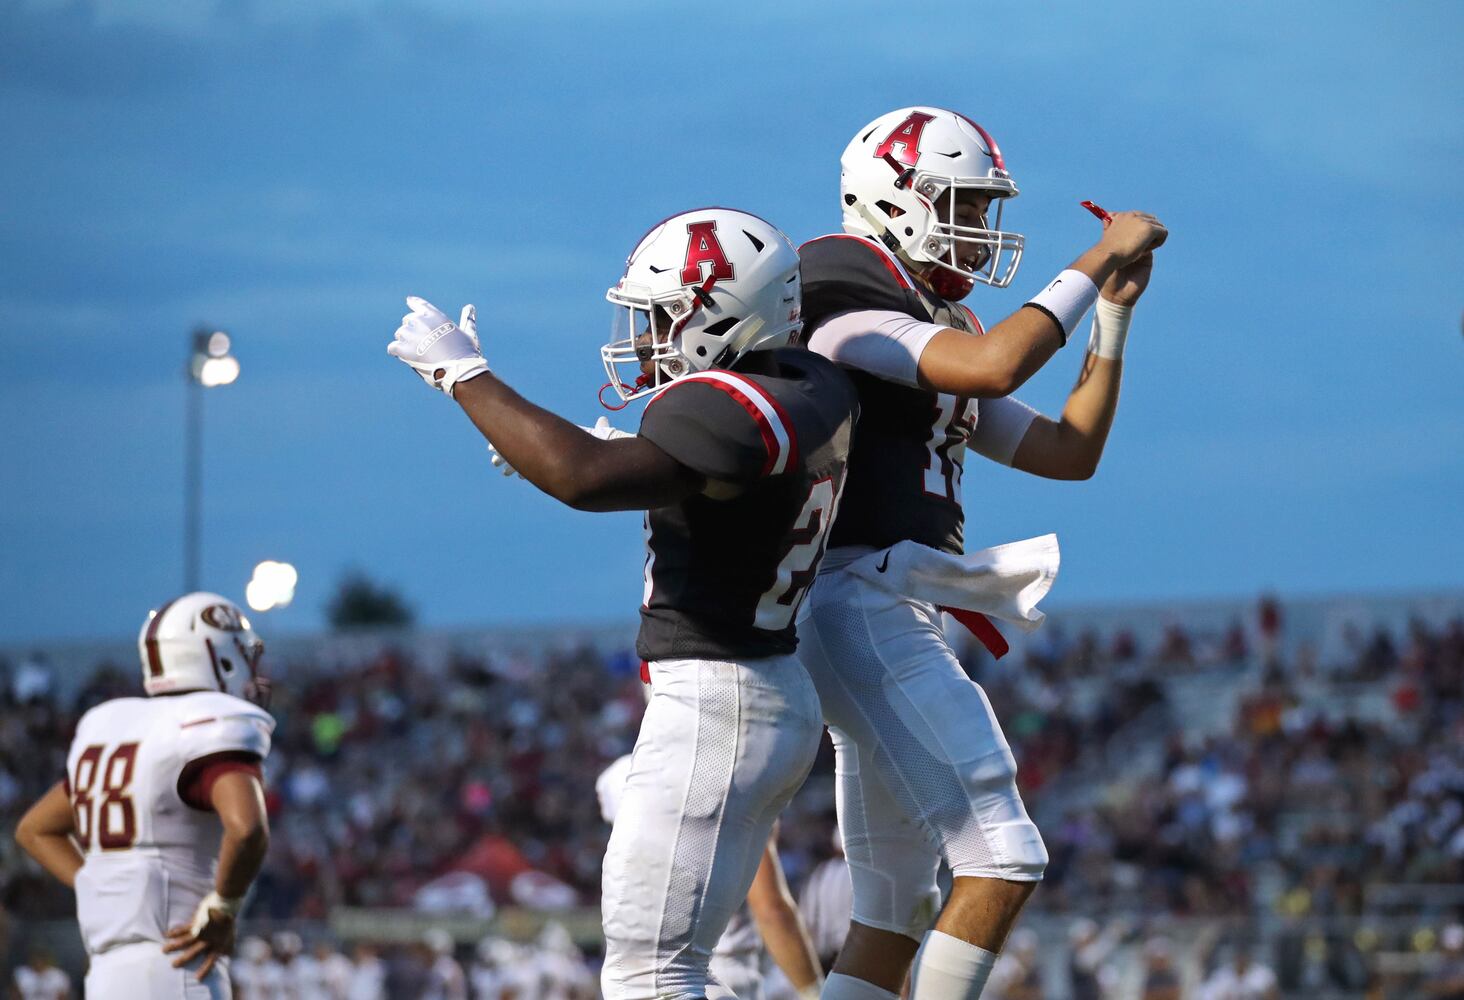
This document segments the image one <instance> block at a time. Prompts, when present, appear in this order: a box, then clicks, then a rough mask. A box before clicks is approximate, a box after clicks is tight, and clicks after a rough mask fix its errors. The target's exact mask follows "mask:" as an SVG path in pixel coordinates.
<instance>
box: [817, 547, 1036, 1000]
mask: <svg viewBox="0 0 1464 1000" xmlns="http://www.w3.org/2000/svg"><path fill="white" fill-rule="evenodd" d="M799 635H800V643H801V648H800V653H801V654H802V655H803V657H804V660H805V663H806V664H807V665H808V667H809V671H810V673H811V674H812V676H813V677H814V681H815V683H816V684H817V686H818V688H819V693H820V696H821V698H822V700H823V702H824V707H825V714H826V716H828V717H829V719H830V721H831V723H833V722H837V723H838V725H839V728H840V729H841V730H842V731H843V732H844V733H845V734H847V736H848V738H849V739H850V740H851V741H852V742H853V743H855V744H856V745H857V746H858V748H859V753H858V759H859V760H860V761H861V763H862V765H863V767H864V769H865V770H870V769H872V770H874V771H875V772H876V774H877V775H878V779H879V781H878V782H875V781H870V780H868V779H867V777H866V779H865V780H863V781H861V782H860V787H861V788H862V789H863V794H864V795H865V796H866V797H868V796H869V795H870V789H871V788H872V787H873V786H875V785H877V784H878V785H882V786H883V787H884V788H885V789H886V790H887V791H888V793H889V796H890V798H891V800H892V801H893V802H895V803H896V804H897V805H898V808H899V811H900V812H901V813H902V814H903V815H904V816H905V817H907V818H909V819H910V820H911V827H912V828H914V829H918V830H919V831H921V833H923V835H924V837H925V838H926V842H927V843H928V844H934V845H936V846H937V847H938V849H939V852H940V853H941V854H942V855H943V856H944V857H945V858H946V860H947V862H948V863H949V864H950V865H951V868H952V870H953V872H954V873H955V875H956V876H957V890H956V891H955V892H953V894H952V901H951V907H950V910H949V912H948V913H947V912H944V911H943V912H942V916H941V919H940V921H939V922H938V923H937V931H936V932H934V933H932V934H931V935H930V936H929V938H928V943H927V944H926V945H924V946H923V950H922V952H921V953H920V956H919V958H918V959H917V971H916V976H915V978H914V980H913V981H912V986H913V988H915V989H916V990H917V991H918V992H917V994H916V995H917V996H922V997H925V996H961V997H974V996H978V995H979V993H980V989H981V986H982V985H983V984H984V982H985V979H986V975H987V974H988V972H989V968H990V965H991V963H992V962H993V961H994V953H995V951H996V950H997V949H999V948H1000V944H1001V942H1002V941H1003V940H1004V939H1005V937H1006V934H1007V932H1008V930H1010V927H1011V924H1012V922H1013V921H1014V920H1015V918H1016V914H1017V913H1018V912H1019V911H1020V908H1021V903H1022V902H1023V901H1025V898H1026V896H1027V895H1028V894H1029V893H1030V892H1031V886H1032V884H1034V883H1035V882H1036V881H1038V880H1040V878H1041V875H1042V871H1043V869H1044V868H1045V866H1046V862H1047V854H1046V850H1045V848H1044V847H1043V845H1042V840H1041V837H1040V835H1039V834H1038V833H1037V829H1036V827H1035V826H1034V825H1033V824H1032V822H1031V820H1030V818H1028V816H1027V813H1026V809H1025V808H1024V807H1023V806H1022V803H1021V799H1020V797H1019V796H1018V795H1017V791H1016V780H1015V779H1016V768H1015V761H1014V759H1013V758H1012V754H1011V750H1010V748H1009V747H1008V745H1007V742H1006V739H1005V737H1004V736H1003V735H1002V733H1001V729H1000V727H999V726H998V725H997V722H996V719H995V717H994V715H993V714H992V712H991V706H990V704H989V703H988V702H987V700H986V697H985V694H984V692H982V691H981V689H980V687H979V686H978V685H976V684H974V683H972V682H971V681H970V679H969V678H967V677H966V675H965V673H964V671H962V670H961V667H960V664H959V662H958V661H957V659H956V657H955V655H954V653H952V651H951V650H950V647H949V646H948V645H947V643H946V641H945V637H944V634H943V631H942V627H941V622H940V616H939V613H938V612H937V611H936V610H935V609H934V608H933V607H931V606H930V605H928V604H923V603H921V602H917V601H910V600H903V599H899V598H895V597H893V596H892V595H889V594H887V593H885V592H883V591H880V590H878V589H877V588H872V587H869V586H868V585H866V584H864V583H863V582H862V581H859V580H857V579H855V578H853V577H850V576H848V575H847V574H839V573H835V574H829V575H828V576H827V577H821V578H820V581H819V583H818V584H817V585H815V587H814V589H813V592H812V593H811V594H810V595H809V601H808V610H807V612H806V614H805V617H804V620H803V621H802V622H800V630H799ZM835 714H837V715H838V716H839V718H837V719H835V718H834V716H835ZM846 756H848V755H847V754H846ZM846 785H847V786H850V787H852V785H850V783H849V782H846V781H844V780H843V779H842V778H841V782H840V787H841V788H843V787H845V786H846ZM871 814H872V811H871ZM842 821H843V820H842V818H841V822H842ZM891 833H892V835H898V834H899V833H900V831H899V830H898V829H896V830H893V831H891ZM905 836H907V837H910V836H913V834H912V833H911V832H910V829H909V828H907V830H906V831H905ZM879 857H880V858H881V860H882V861H883V859H884V858H886V857H888V854H885V853H881V855H880V856H879ZM852 870H853V868H852V864H851V872H852ZM887 874H888V877H889V882H890V887H891V891H892V892H894V893H897V894H901V895H902V896H904V897H905V898H909V897H910V896H911V895H912V894H913V893H914V892H915V889H914V888H913V887H911V886H910V885H908V884H902V882H904V881H908V879H909V877H910V876H909V873H900V872H896V871H893V870H891V871H889V872H888V873H887ZM869 884H872V882H867V883H866V887H865V889H864V895H865V896H866V898H867V897H868V895H869V892H870V889H869V888H868V885H869ZM854 888H855V907H856V911H855V912H856V914H857V913H859V912H861V911H860V896H861V885H860V883H859V882H858V881H856V882H855V887H854ZM876 929H877V930H878V929H882V928H876ZM890 943H891V941H890V939H888V938H886V937H884V936H881V935H871V934H869V933H867V932H861V931H859V930H858V929H857V928H856V930H855V934H854V936H853V937H851V940H850V942H849V944H847V945H846V948H845V952H844V953H843V954H841V957H840V963H839V964H840V966H845V967H847V968H862V967H863V966H859V965H855V962H856V956H855V954H854V950H855V949H860V950H867V951H873V950H875V949H879V948H881V947H884V948H888V946H889V945H890ZM845 954H847V955H849V956H850V957H849V959H848V964H847V965H846V960H845V958H844V955H845ZM890 964H892V962H889V961H886V962H883V963H882V965H881V967H880V968H878V969H877V970H875V971H877V972H878V973H880V976H879V980H880V981H879V982H877V983H876V985H879V986H880V987H881V988H884V989H887V990H889V991H890V992H894V991H895V990H896V989H898V984H896V985H893V986H891V985H890V984H891V983H892V982H894V977H893V975H892V974H891V973H892V972H893V970H892V969H891V968H889V965H890ZM940 970H955V971H954V972H953V973H952V974H951V975H953V976H954V978H955V979H956V980H957V981H958V983H959V988H958V989H956V991H955V992H951V990H952V988H953V987H952V986H951V984H950V982H949V977H946V978H942V973H941V971H940ZM836 971H838V970H837V967H836ZM922 972H923V973H924V975H922ZM831 982H832V980H831ZM922 987H923V988H922ZM851 995H852V994H851Z"/></svg>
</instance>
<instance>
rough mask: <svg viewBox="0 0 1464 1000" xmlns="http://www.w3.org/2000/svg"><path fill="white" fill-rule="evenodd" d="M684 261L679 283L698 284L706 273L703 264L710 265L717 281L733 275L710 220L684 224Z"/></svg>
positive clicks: (714, 226) (715, 229)
mask: <svg viewBox="0 0 1464 1000" xmlns="http://www.w3.org/2000/svg"><path fill="white" fill-rule="evenodd" d="M686 235H687V240H686V262H685V263H683V264H682V265H681V283H682V284H683V285H699V284H701V283H702V281H703V280H705V279H706V278H707V277H708V275H707V274H706V273H705V271H704V268H703V265H705V264H710V265H712V269H711V275H710V277H713V278H715V279H717V280H718V281H731V280H732V279H733V277H734V276H735V274H734V272H733V270H732V263H731V262H730V261H729V260H727V252H726V251H725V250H723V249H722V243H721V241H720V240H719V239H717V224H716V223H715V222H712V221H707V222H688V223H687V224H686Z"/></svg>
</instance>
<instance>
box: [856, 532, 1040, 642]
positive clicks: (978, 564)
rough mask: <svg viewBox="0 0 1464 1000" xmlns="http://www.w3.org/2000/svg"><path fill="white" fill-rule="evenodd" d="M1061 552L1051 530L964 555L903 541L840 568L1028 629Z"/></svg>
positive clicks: (1035, 618) (925, 598)
mask: <svg viewBox="0 0 1464 1000" xmlns="http://www.w3.org/2000/svg"><path fill="white" fill-rule="evenodd" d="M829 555H830V556H833V555H834V553H832V552H831V553H829ZM1061 556H1062V554H1061V552H1060V551H1059V549H1058V545H1057V535H1055V534H1048V535H1039V536H1038V537H1036V538H1026V539H1023V540H1022V541H1020V542H1007V543H1006V544H1005V545H993V546H992V547H991V548H989V549H981V550H979V551H977V552H967V553H966V554H965V555H954V554H952V553H950V552H941V551H939V550H938V549H932V548H930V547H929V546H928V545H920V544H918V543H916V542H910V541H904V542H897V543H896V544H894V545H892V546H890V547H889V548H887V549H879V550H877V551H874V552H869V553H866V554H864V555H861V556H859V557H858V558H855V559H853V560H852V561H850V562H848V563H847V564H845V565H844V566H843V567H842V568H843V570H844V572H847V573H853V574H854V575H855V576H857V577H859V578H860V579H862V580H865V581H866V582H868V583H870V584H873V585H874V586H876V587H879V588H880V589H882V590H888V591H890V592H892V593H896V594H902V595H905V596H907V597H913V598H915V599H916V600H921V601H929V602H930V603H931V604H935V605H938V606H941V607H948V608H962V609H964V610H967V611H977V612H980V613H981V614H983V615H990V616H991V617H993V618H1000V619H1001V620H1002V621H1006V622H1011V623H1012V624H1014V625H1016V626H1017V627H1018V628H1020V629H1022V630H1023V631H1024V632H1031V631H1032V630H1033V629H1035V628H1037V626H1039V625H1041V624H1042V620H1043V618H1045V617H1046V615H1044V614H1043V613H1042V612H1041V611H1039V610H1038V609H1037V604H1038V602H1039V601H1041V600H1042V598H1044V597H1046V596H1047V592H1048V591H1049V590H1051V589H1052V583H1053V581H1054V580H1056V579H1057V568H1058V565H1059V563H1060V562H1061V561H1062V560H1061ZM840 561H841V560H838V559H837V558H835V560H834V562H833V565H832V566H831V567H830V568H839V566H838V564H839V562H840Z"/></svg>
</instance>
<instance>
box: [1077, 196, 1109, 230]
mask: <svg viewBox="0 0 1464 1000" xmlns="http://www.w3.org/2000/svg"><path fill="white" fill-rule="evenodd" d="M1078 204H1079V205H1082V206H1083V207H1084V208H1086V209H1087V210H1088V211H1090V212H1092V213H1093V214H1094V215H1096V216H1098V218H1099V219H1101V220H1103V224H1104V225H1105V226H1106V225H1108V224H1109V223H1110V222H1112V221H1113V216H1111V215H1109V214H1108V213H1107V212H1105V211H1103V209H1101V208H1099V207H1098V206H1097V205H1095V204H1093V203H1092V202H1091V201H1080V202H1078Z"/></svg>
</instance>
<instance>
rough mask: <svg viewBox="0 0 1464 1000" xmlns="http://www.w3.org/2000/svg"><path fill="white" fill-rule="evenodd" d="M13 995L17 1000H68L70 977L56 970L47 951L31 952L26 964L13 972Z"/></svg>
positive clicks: (69, 995)
mask: <svg viewBox="0 0 1464 1000" xmlns="http://www.w3.org/2000/svg"><path fill="white" fill-rule="evenodd" d="M14 984H15V993H16V996H17V997H18V998H19V1000H70V997H71V977H70V976H68V975H67V974H66V973H65V972H63V971H62V970H60V969H58V968H56V963H55V962H54V961H53V960H52V958H51V955H50V953H49V952H47V951H43V950H41V949H36V950H34V951H32V952H31V954H30V958H29V959H28V960H27V961H26V964H24V965H22V966H18V967H17V968H16V970H15V979H14Z"/></svg>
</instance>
